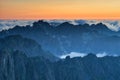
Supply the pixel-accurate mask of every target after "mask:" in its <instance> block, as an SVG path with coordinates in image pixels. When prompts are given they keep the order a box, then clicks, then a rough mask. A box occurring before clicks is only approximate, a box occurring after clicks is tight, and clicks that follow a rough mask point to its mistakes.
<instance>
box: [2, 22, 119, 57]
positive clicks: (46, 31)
mask: <svg viewBox="0 0 120 80" xmlns="http://www.w3.org/2000/svg"><path fill="white" fill-rule="evenodd" d="M16 34H19V35H22V36H23V37H27V38H30V39H33V40H35V41H36V42H37V43H39V44H40V45H41V46H42V48H43V49H44V50H47V51H49V52H51V53H53V54H55V55H62V54H66V53H70V52H82V53H90V52H92V53H103V52H106V53H108V54H120V49H119V47H120V31H117V32H115V31H112V30H110V29H108V27H107V26H106V25H104V24H102V23H98V24H92V25H88V24H82V25H73V24H70V23H68V22H64V23H62V24H60V25H57V26H54V25H50V24H49V23H47V22H45V21H42V20H40V21H38V22H34V23H33V25H32V26H30V25H27V26H15V27H14V28H12V29H9V30H3V31H1V32H0V37H1V38H2V37H5V36H8V35H16Z"/></svg>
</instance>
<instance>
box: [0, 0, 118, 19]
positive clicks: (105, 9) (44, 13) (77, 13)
mask: <svg viewBox="0 0 120 80" xmlns="http://www.w3.org/2000/svg"><path fill="white" fill-rule="evenodd" d="M0 19H120V0H0Z"/></svg>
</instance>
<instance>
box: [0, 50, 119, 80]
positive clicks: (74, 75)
mask: <svg viewBox="0 0 120 80" xmlns="http://www.w3.org/2000/svg"><path fill="white" fill-rule="evenodd" d="M0 80H120V57H110V56H106V57H103V58H97V57H96V56H95V55H94V54H89V55H87V56H86V57H84V58H81V57H77V58H72V59H71V58H69V57H67V58H66V59H64V60H59V61H56V62H51V61H49V60H48V59H45V58H43V57H27V56H26V55H25V53H23V52H21V51H18V50H17V51H7V50H1V51H0Z"/></svg>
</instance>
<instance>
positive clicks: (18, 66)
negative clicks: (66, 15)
mask: <svg viewBox="0 0 120 80" xmlns="http://www.w3.org/2000/svg"><path fill="white" fill-rule="evenodd" d="M119 47H120V31H113V30H110V29H109V28H108V27H107V25H105V24H103V23H98V24H92V25H89V24H78V25H73V24H71V23H69V22H64V23H61V24H59V25H58V24H57V25H51V24H49V23H48V22H46V21H43V20H39V21H37V22H34V23H33V24H32V25H26V26H19V25H16V26H15V27H14V28H11V29H8V30H2V31H1V32H0V80H120V76H119V75H120V56H119V55H120V49H119ZM102 52H105V53H107V54H108V55H104V54H101V55H100V53H102ZM69 53H70V54H69ZM79 53H82V54H79ZM83 53H86V54H83ZM98 53H99V55H98ZM115 54H116V55H117V56H110V55H115ZM62 55H66V56H65V57H64V58H62V59H61V58H59V56H62ZM71 55H72V56H74V57H72V58H71ZM76 55H79V57H78V56H76ZM80 55H82V56H81V57H80Z"/></svg>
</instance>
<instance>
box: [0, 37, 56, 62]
mask: <svg viewBox="0 0 120 80" xmlns="http://www.w3.org/2000/svg"><path fill="white" fill-rule="evenodd" d="M0 45H2V46H0V49H1V50H4V49H5V50H7V51H9V50H19V51H22V52H24V53H25V54H26V55H27V56H29V57H32V56H41V57H45V58H47V59H51V60H52V59H53V60H54V59H57V58H56V57H55V56H53V55H52V54H51V53H50V52H47V51H44V50H43V49H42V48H41V46H40V45H39V44H38V43H37V42H36V41H34V40H32V39H28V38H24V37H22V36H20V35H11V36H7V37H5V38H1V39H0Z"/></svg>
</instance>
